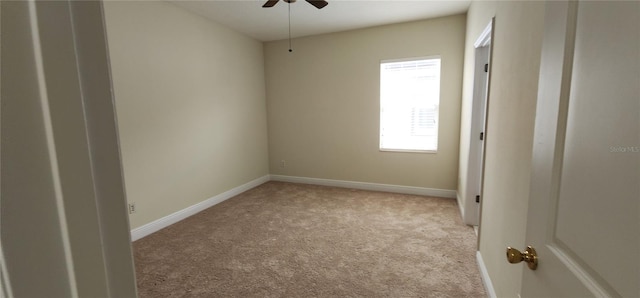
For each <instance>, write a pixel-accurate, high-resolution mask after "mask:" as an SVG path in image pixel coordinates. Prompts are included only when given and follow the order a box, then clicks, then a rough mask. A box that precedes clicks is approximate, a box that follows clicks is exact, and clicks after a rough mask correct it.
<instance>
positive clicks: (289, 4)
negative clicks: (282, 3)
mask: <svg viewBox="0 0 640 298" xmlns="http://www.w3.org/2000/svg"><path fill="white" fill-rule="evenodd" d="M287 4H288V5H287V7H289V53H291V52H293V49H291V2H288V3H287Z"/></svg>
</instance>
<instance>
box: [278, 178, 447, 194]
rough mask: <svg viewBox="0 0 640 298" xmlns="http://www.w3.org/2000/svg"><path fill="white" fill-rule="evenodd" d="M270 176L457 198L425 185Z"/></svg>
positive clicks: (298, 181)
mask: <svg viewBox="0 0 640 298" xmlns="http://www.w3.org/2000/svg"><path fill="white" fill-rule="evenodd" d="M270 177H271V180H272V181H282V182H292V183H302V184H314V185H323V186H334V187H344V188H354V189H363V190H373V191H383V192H395V193H402V194H410V195H422V196H431V197H441V198H450V199H454V198H456V191H455V190H449V189H436V188H425V187H415V186H402V185H390V184H378V183H368V182H356V181H344V180H331V179H320V178H308V177H296V176H283V175H270Z"/></svg>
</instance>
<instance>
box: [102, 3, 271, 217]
mask: <svg viewBox="0 0 640 298" xmlns="http://www.w3.org/2000/svg"><path fill="white" fill-rule="evenodd" d="M105 14H106V23H107V33H108V37H109V48H110V56H111V65H112V73H113V84H114V91H115V101H116V107H117V114H118V122H119V131H120V140H121V148H122V157H123V163H124V176H125V182H126V190H127V196H128V200H129V202H135V203H136V207H137V212H136V213H134V214H132V215H131V216H130V220H131V228H136V227H139V226H141V225H144V224H146V223H149V222H151V221H153V220H157V219H159V218H162V217H164V216H167V215H169V214H171V213H173V212H176V211H179V210H182V209H184V208H186V207H189V206H191V205H194V204H196V203H199V202H201V201H203V200H206V199H208V198H210V197H212V196H215V195H217V194H220V193H222V192H224V191H227V190H230V189H232V188H234V187H237V186H240V185H242V184H244V183H247V182H249V181H251V180H254V179H256V178H259V177H262V176H264V175H267V174H268V172H269V171H268V162H267V158H268V153H267V152H268V147H267V128H266V125H267V121H266V103H265V85H264V84H265V83H264V61H263V47H262V43H260V42H258V41H255V40H253V39H251V38H249V37H246V36H244V35H240V34H238V33H235V32H234V31H231V30H229V29H226V28H224V27H222V26H219V25H217V24H214V23H212V22H210V21H208V20H206V19H204V18H202V17H199V16H196V15H195V14H192V13H190V12H187V11H185V10H183V9H181V8H178V7H176V6H174V5H172V4H169V3H166V2H155V1H154V2H146V1H145V2H112V1H107V2H105Z"/></svg>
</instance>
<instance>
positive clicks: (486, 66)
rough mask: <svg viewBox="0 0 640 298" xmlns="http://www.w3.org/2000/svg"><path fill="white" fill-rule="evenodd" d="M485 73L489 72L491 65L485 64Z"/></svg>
mask: <svg viewBox="0 0 640 298" xmlns="http://www.w3.org/2000/svg"><path fill="white" fill-rule="evenodd" d="M484 72H489V63H485V64H484Z"/></svg>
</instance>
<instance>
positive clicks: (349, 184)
mask: <svg viewBox="0 0 640 298" xmlns="http://www.w3.org/2000/svg"><path fill="white" fill-rule="evenodd" d="M270 180H273V181H282V182H292V183H303V184H315V185H324V186H334V187H344V188H354V189H363V190H373V191H384V192H395V193H403V194H412V195H423V196H433V197H442V198H456V191H454V190H448V189H435V188H424V187H415V186H401V185H390V184H377V183H367V182H355V181H343V180H331V179H319V178H307V177H295V176H283V175H265V176H262V177H260V178H258V179H255V180H253V181H250V182H248V183H245V184H243V185H240V186H238V187H235V188H233V189H231V190H228V191H225V192H223V193H221V194H219V195H216V196H214V197H211V198H209V199H207V200H204V201H202V202H200V203H197V204H195V205H192V206H189V207H187V208H185V209H182V210H180V211H177V212H174V213H172V214H169V215H167V216H165V217H163V218H160V219H157V220H154V221H152V222H150V223H148V224H146V225H143V226H141V227H138V228H135V229H133V230H131V241H136V240H138V239H140V238H143V237H145V236H148V235H150V234H152V233H154V232H157V231H159V230H161V229H164V228H166V227H168V226H170V225H172V224H174V223H177V222H179V221H181V220H183V219H185V218H187V217H189V216H192V215H194V214H196V213H198V212H201V211H203V210H205V209H207V208H209V207H211V206H214V205H216V204H219V203H222V202H224V201H225V200H227V199H230V198H232V197H234V196H237V195H239V194H241V193H243V192H245V191H247V190H249V189H252V188H254V187H256V186H258V185H260V184H263V183H265V182H267V181H270Z"/></svg>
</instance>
